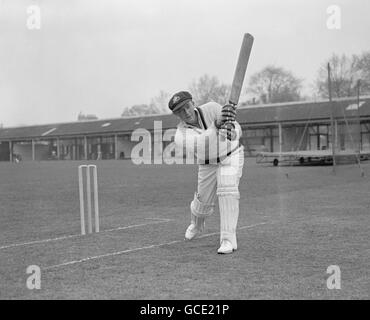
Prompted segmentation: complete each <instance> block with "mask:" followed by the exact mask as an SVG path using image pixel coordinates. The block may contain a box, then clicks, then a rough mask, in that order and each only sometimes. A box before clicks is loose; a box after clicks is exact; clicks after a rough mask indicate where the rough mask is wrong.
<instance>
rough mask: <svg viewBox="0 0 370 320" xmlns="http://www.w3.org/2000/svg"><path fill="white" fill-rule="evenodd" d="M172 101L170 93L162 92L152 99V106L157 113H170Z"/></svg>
mask: <svg viewBox="0 0 370 320" xmlns="http://www.w3.org/2000/svg"><path fill="white" fill-rule="evenodd" d="M169 100H170V95H169V93H167V92H165V91H163V90H161V91H160V92H159V94H158V95H157V96H155V97H154V98H152V99H151V101H150V106H151V108H152V109H153V110H157V113H169V112H170V109H169V108H168V101H169Z"/></svg>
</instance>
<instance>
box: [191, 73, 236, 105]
mask: <svg viewBox="0 0 370 320" xmlns="http://www.w3.org/2000/svg"><path fill="white" fill-rule="evenodd" d="M189 91H190V92H191V94H192V96H193V100H194V102H195V103H196V104H197V105H201V104H205V103H207V102H209V101H215V102H218V103H220V104H225V103H226V101H227V97H228V94H229V92H230V86H229V85H226V84H222V83H220V81H219V80H218V79H217V77H215V76H212V77H211V76H209V75H207V74H205V75H203V76H201V77H200V78H199V79H198V80H197V81H193V83H192V84H191V85H190V86H189Z"/></svg>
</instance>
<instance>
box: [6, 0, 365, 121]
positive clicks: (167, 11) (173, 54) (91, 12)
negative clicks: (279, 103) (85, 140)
mask: <svg viewBox="0 0 370 320" xmlns="http://www.w3.org/2000/svg"><path fill="white" fill-rule="evenodd" d="M31 5H38V6H39V7H40V9H41V29H39V30H30V29H28V28H27V19H28V16H29V15H28V14H27V7H29V6H31ZM330 5H337V6H339V7H340V8H341V18H342V19H341V28H340V29H339V30H330V29H328V28H327V20H328V18H329V14H328V13H327V8H328V7H329V6H330ZM369 16H370V1H369V0H333V1H327V0H310V1H309V0H0V123H2V124H3V125H4V126H6V127H7V126H17V125H25V124H27V125H31V124H43V123H57V122H68V121H75V120H76V119H77V115H78V113H79V112H80V111H81V112H83V113H85V114H86V113H88V114H96V115H97V116H98V117H99V118H114V117H119V116H120V115H121V113H122V111H123V109H124V108H125V107H127V106H131V105H133V104H141V103H149V102H150V98H151V97H153V96H155V95H157V94H158V93H159V91H160V90H164V91H166V92H168V93H170V94H173V93H174V92H176V91H179V90H183V89H187V88H188V86H189V84H190V83H191V82H192V81H193V80H195V79H197V78H199V77H200V76H201V75H203V74H205V73H208V74H210V75H215V76H217V77H218V78H219V79H220V80H221V81H222V82H224V83H231V80H232V75H233V72H234V68H235V64H236V60H237V55H238V51H239V48H240V44H241V40H242V36H243V34H244V33H245V32H249V33H251V34H253V35H254V37H255V42H254V47H253V50H252V55H251V58H250V64H249V66H248V71H247V79H246V82H248V78H249V77H250V75H251V74H253V73H254V72H256V71H259V70H260V69H262V68H263V67H264V66H266V65H268V64H275V65H277V66H282V67H284V68H287V69H289V70H291V71H292V72H293V73H294V74H295V75H296V76H298V77H300V78H304V79H306V81H305V83H304V84H305V86H306V89H305V92H309V89H308V88H309V87H310V85H311V84H312V82H313V80H314V78H315V76H316V74H317V70H318V68H319V66H320V64H321V63H322V62H324V61H325V60H326V59H327V58H328V57H330V55H331V54H332V53H333V52H336V53H339V54H341V53H345V54H353V53H361V52H363V51H366V50H370V41H369V30H370V18H369Z"/></svg>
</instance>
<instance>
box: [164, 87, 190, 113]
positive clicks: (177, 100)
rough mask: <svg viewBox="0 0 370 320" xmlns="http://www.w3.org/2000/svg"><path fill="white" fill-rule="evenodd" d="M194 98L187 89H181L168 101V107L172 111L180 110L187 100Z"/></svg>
mask: <svg viewBox="0 0 370 320" xmlns="http://www.w3.org/2000/svg"><path fill="white" fill-rule="evenodd" d="M191 99H193V97H192V96H191V94H190V93H189V92H187V91H180V92H178V93H175V94H174V95H173V97H172V98H171V99H170V101H169V102H168V107H169V108H170V110H171V111H172V112H175V111H177V110H179V109H180V108H181V107H182V106H183V105H184V104H185V103H186V102H188V101H190V100H191Z"/></svg>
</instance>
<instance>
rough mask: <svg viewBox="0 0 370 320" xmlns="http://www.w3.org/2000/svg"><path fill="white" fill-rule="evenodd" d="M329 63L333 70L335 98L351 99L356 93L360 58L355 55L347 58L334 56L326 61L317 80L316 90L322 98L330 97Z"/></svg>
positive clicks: (332, 80) (333, 94)
mask: <svg viewBox="0 0 370 320" xmlns="http://www.w3.org/2000/svg"><path fill="white" fill-rule="evenodd" d="M328 63H329V64H330V69H331V83H332V88H331V89H332V96H333V98H341V97H350V96H354V95H355V93H356V81H357V78H358V68H357V67H356V64H357V63H358V57H356V56H355V55H354V56H352V57H347V56H346V55H344V54H343V55H341V56H339V55H337V54H333V55H332V56H331V57H330V59H328V60H327V61H325V62H324V63H323V64H322V65H321V67H320V69H319V71H318V76H317V79H316V89H317V93H318V95H319V96H321V97H322V98H327V97H328V95H329V94H328V69H327V66H328Z"/></svg>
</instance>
